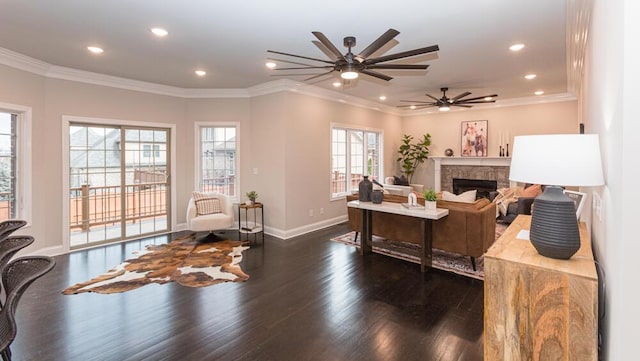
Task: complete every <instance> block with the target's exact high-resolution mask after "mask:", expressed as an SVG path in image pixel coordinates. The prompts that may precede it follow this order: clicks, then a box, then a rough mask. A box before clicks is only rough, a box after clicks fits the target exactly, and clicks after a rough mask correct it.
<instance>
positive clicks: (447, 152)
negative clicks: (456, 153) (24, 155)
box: [444, 148, 453, 157]
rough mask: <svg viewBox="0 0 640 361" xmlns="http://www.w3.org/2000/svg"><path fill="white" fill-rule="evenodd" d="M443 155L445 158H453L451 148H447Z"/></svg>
mask: <svg viewBox="0 0 640 361" xmlns="http://www.w3.org/2000/svg"><path fill="white" fill-rule="evenodd" d="M444 155H446V156H447V157H453V149H451V148H447V149H445V150H444Z"/></svg>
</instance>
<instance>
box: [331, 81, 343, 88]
mask: <svg viewBox="0 0 640 361" xmlns="http://www.w3.org/2000/svg"><path fill="white" fill-rule="evenodd" d="M341 85H342V83H341V82H339V81H334V82H333V86H334V87H336V88H339V87H340V86H341Z"/></svg>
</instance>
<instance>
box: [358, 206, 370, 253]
mask: <svg viewBox="0 0 640 361" xmlns="http://www.w3.org/2000/svg"><path fill="white" fill-rule="evenodd" d="M372 213H373V212H372V211H370V210H368V209H363V210H362V235H361V237H360V254H363V255H364V254H367V253H371V236H372V229H373V225H372V224H371V218H372V217H371V215H372Z"/></svg>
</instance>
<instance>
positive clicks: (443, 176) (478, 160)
mask: <svg viewBox="0 0 640 361" xmlns="http://www.w3.org/2000/svg"><path fill="white" fill-rule="evenodd" d="M429 158H431V159H432V160H433V162H434V177H435V179H434V183H433V184H434V190H435V191H436V192H439V191H449V192H452V193H454V189H453V179H454V178H457V179H465V180H480V181H495V182H496V188H498V189H499V188H506V187H510V186H511V185H512V184H511V182H510V181H509V166H510V165H511V158H507V157H429ZM471 183H473V182H471Z"/></svg>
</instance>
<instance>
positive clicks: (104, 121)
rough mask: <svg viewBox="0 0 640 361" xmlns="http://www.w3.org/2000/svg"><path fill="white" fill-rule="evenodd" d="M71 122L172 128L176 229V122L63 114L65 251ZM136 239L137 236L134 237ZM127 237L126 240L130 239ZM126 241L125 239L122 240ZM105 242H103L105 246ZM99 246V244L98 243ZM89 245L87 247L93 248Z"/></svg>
mask: <svg viewBox="0 0 640 361" xmlns="http://www.w3.org/2000/svg"><path fill="white" fill-rule="evenodd" d="M71 123H85V124H96V125H114V126H125V127H126V126H132V127H154V128H166V129H170V133H171V134H170V137H169V146H170V151H171V153H170V155H169V156H170V158H171V161H170V163H171V164H170V165H169V169H170V176H171V177H172V178H171V180H170V189H171V207H170V209H169V211H170V212H171V217H170V218H171V229H172V230H175V229H176V199H177V198H176V181H175V174H176V169H175V167H176V151H175V149H176V144H175V143H176V124H173V123H158V122H141V121H135V120H120V119H108V118H94V117H91V118H90V117H79V116H73V115H63V116H62V170H63V171H62V194H61V195H60V196H61V197H62V222H63V224H64V225H65V226H64V227H62V247H63V250H64V252H66V253H68V252H70V251H71V240H70V237H71V236H70V234H69V227H68V225H69V157H68V154H69V128H70V126H71ZM145 237H147V236H145ZM134 239H135V238H134ZM130 240H131V239H127V240H126V241H130ZM121 241H122V242H124V241H125V240H121ZM103 245H104V244H102V246H103ZM96 246H98V245H96ZM91 247H92V246H87V247H86V248H91Z"/></svg>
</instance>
